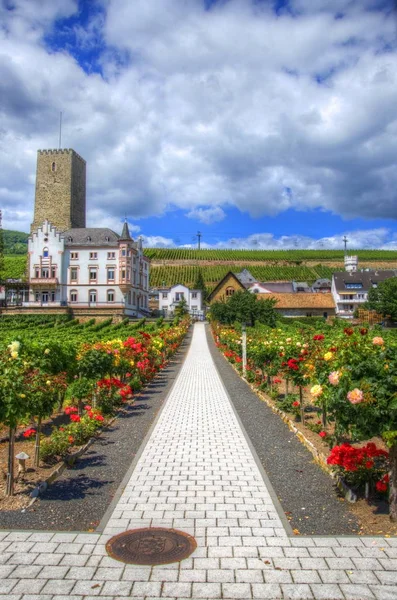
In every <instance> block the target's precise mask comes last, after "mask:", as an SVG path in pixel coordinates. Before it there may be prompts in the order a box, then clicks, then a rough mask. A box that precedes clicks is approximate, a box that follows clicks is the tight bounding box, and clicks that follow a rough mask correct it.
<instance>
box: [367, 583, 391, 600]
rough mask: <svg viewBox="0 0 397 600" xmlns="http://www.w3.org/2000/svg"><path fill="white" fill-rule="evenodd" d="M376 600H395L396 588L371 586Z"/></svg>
mask: <svg viewBox="0 0 397 600" xmlns="http://www.w3.org/2000/svg"><path fill="white" fill-rule="evenodd" d="M369 587H370V590H371V591H372V593H373V594H374V596H375V598H376V600H395V599H396V587H395V586H392V585H370V586H369Z"/></svg>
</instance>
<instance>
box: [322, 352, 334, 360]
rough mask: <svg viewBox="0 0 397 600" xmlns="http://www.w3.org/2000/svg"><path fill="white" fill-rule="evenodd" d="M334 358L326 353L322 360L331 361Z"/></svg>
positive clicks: (330, 353) (329, 353)
mask: <svg viewBox="0 0 397 600" xmlns="http://www.w3.org/2000/svg"><path fill="white" fill-rule="evenodd" d="M333 357H334V355H333V354H332V352H327V353H326V354H324V360H332V359H333Z"/></svg>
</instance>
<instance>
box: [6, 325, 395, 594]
mask: <svg viewBox="0 0 397 600" xmlns="http://www.w3.org/2000/svg"><path fill="white" fill-rule="evenodd" d="M266 482H267V478H266V477H265V478H264V477H263V473H262V471H261V468H260V467H259V466H258V464H257V462H256V460H255V458H254V456H253V454H252V451H251V449H250V445H249V443H248V442H247V440H246V438H245V434H244V433H243V431H242V429H241V426H240V424H239V421H238V419H237V417H236V416H235V413H234V410H233V408H232V406H231V404H230V402H229V399H228V397H227V394H226V392H225V390H224V387H223V384H222V382H221V380H220V378H219V376H218V373H217V371H216V369H215V366H214V363H213V361H212V359H211V356H210V354H209V351H208V347H207V342H206V337H205V331H204V325H203V324H201V323H198V324H196V325H195V331H194V336H193V341H192V345H191V348H190V350H189V353H188V356H187V358H186V361H185V363H184V366H183V368H182V370H181V372H180V375H179V377H178V379H177V381H176V383H175V385H174V387H173V389H172V391H171V393H170V395H169V397H168V400H167V403H166V405H165V407H164V409H163V411H162V413H161V414H160V418H159V420H158V422H157V424H156V426H155V428H154V430H153V432H152V435H151V437H150V440H149V442H148V444H147V446H146V448H145V449H144V451H143V453H142V455H141V457H140V459H139V461H138V463H137V465H136V467H135V469H134V471H133V473H132V476H131V478H130V480H129V482H128V484H127V485H126V487H125V489H124V491H123V493H122V495H121V497H120V498H119V499H118V502H117V503H116V504H115V506H114V511H113V513H112V514H111V517H110V519H109V521H108V523H107V525H106V527H105V529H104V531H103V533H101V534H100V533H53V532H52V533H46V532H36V533H35V532H6V531H3V532H0V550H1V553H0V600H2V599H3V600H5V599H7V600H83V599H84V600H94V599H95V598H97V599H98V598H100V599H102V600H122V599H125V598H126V597H131V598H136V599H142V600H143V599H144V600H155V599H160V598H161V599H162V600H164V599H167V598H169V599H171V598H172V599H173V600H175V599H180V600H182V599H187V598H194V599H196V598H197V599H209V598H226V599H229V598H230V599H231V598H238V599H240V600H241V599H249V598H256V599H262V600H265V599H266V600H267V599H270V598H273V599H279V600H286V599H291V600H292V599H306V598H311V599H318V600H320V599H322V600H339V599H341V600H350V599H351V600H353V599H356V600H367V599H377V600H396V599H397V539H392V538H368V537H338V538H330V537H298V536H293V535H291V534H290V531H289V528H288V524H287V523H286V522H285V519H284V517H283V514H282V511H281V507H280V506H279V505H278V502H277V499H275V497H274V493H273V491H272V489H271V488H270V486H269V485H268V484H267V483H266ZM0 522H1V514H0ZM148 526H161V527H174V528H176V529H179V530H183V531H185V532H187V533H190V534H191V535H193V536H194V537H195V538H196V541H197V544H198V547H197V549H196V550H195V552H194V553H193V554H192V555H191V557H190V558H188V559H186V560H184V561H182V562H180V563H174V564H170V565H163V566H158V567H139V566H134V565H124V564H123V563H121V562H118V561H116V560H113V559H112V558H110V557H108V556H107V554H106V550H105V543H106V541H107V540H108V539H109V538H110V537H111V536H112V535H114V534H116V533H119V532H122V531H125V530H127V529H134V528H138V527H148Z"/></svg>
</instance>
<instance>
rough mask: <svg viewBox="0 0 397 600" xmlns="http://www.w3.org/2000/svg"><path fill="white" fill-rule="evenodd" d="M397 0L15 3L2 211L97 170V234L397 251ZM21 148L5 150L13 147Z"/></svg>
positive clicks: (5, 100) (7, 71) (3, 84)
mask: <svg viewBox="0 0 397 600" xmlns="http://www.w3.org/2000/svg"><path fill="white" fill-rule="evenodd" d="M394 6H395V3H394V2H393V0H389V1H386V0H316V1H315V2H313V0H276V1H270V0H185V1H183V2H182V1H180V0H134V2H130V1H129V0H79V1H78V0H4V1H3V4H2V5H1V8H0V98H2V100H1V101H0V102H1V104H0V106H1V111H0V136H1V142H2V143H1V144H0V147H2V148H3V151H2V150H0V206H1V208H2V210H3V226H4V227H5V228H9V229H18V230H22V231H28V230H29V226H30V223H31V221H32V213H33V202H34V183H35V166H36V164H35V163H36V152H37V149H39V148H55V147H57V144H58V120H59V112H60V111H62V112H63V136H62V142H63V143H62V145H63V146H64V147H72V148H74V149H75V150H76V151H77V152H79V154H81V155H82V156H83V157H84V158H85V159H86V161H87V209H88V211H87V224H88V225H90V226H110V227H112V228H113V229H114V230H116V231H119V230H120V229H121V226H122V221H123V220H124V218H125V216H127V218H128V220H129V222H130V225H131V229H132V232H133V234H134V235H142V236H143V237H144V241H145V243H146V245H158V246H179V245H188V246H189V245H192V246H194V245H195V244H197V237H195V235H196V233H197V231H200V232H201V233H202V246H204V247H205V246H208V247H232V248H238V247H246V248H272V247H274V248H281V247H283V248H296V247H307V248H310V247H333V248H334V247H341V246H342V238H343V235H345V234H346V235H347V236H348V238H349V240H350V242H349V243H350V244H351V246H352V247H383V248H397V226H396V219H397V208H396V207H397V167H396V160H395V157H396V155H397V109H396V106H397V61H396V50H397V41H396V39H397V18H396V13H395V11H394ZM5 149H6V151H5Z"/></svg>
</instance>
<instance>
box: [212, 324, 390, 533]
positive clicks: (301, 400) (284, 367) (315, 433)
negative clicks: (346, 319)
mask: <svg viewBox="0 0 397 600" xmlns="http://www.w3.org/2000/svg"><path fill="white" fill-rule="evenodd" d="M264 330H265V328H262V331H261V332H260V333H259V332H258V331H255V329H251V330H249V331H248V334H247V338H248V344H247V346H248V348H247V356H248V361H247V371H246V380H247V381H248V382H249V384H250V386H251V389H253V390H254V391H255V393H256V394H257V395H259V397H260V398H261V399H262V400H265V401H266V403H267V404H268V406H269V407H271V409H272V410H273V411H274V412H276V413H278V414H279V415H280V416H281V417H282V419H283V420H284V421H285V422H286V423H287V424H288V425H289V427H290V428H291V429H292V430H293V431H294V432H295V434H296V435H297V437H298V438H299V439H300V440H301V441H303V443H304V444H305V445H306V447H307V448H308V449H309V450H310V451H311V452H312V454H313V456H315V459H316V462H318V463H319V464H320V465H321V466H322V468H323V469H325V470H327V472H329V473H331V471H332V470H333V471H334V472H336V471H337V472H339V474H340V475H342V476H343V475H344V476H345V478H346V480H347V483H348V485H350V487H352V488H356V487H357V490H356V491H358V501H357V502H356V503H355V504H351V505H349V510H350V511H351V512H352V513H353V514H355V515H357V516H358V517H359V519H360V523H361V531H360V533H362V534H364V533H365V534H371V535H396V534H397V526H396V524H395V523H392V522H390V519H389V515H388V508H389V507H388V502H387V496H386V493H385V492H387V488H388V482H389V475H388V472H387V471H388V466H387V464H386V463H385V459H386V457H385V454H387V450H388V448H387V446H386V444H385V442H384V440H383V439H382V438H381V437H379V436H372V437H366V438H365V437H364V436H363V437H362V438H361V441H358V440H357V439H354V438H356V437H357V434H356V433H355V432H356V429H355V428H354V422H353V427H352V428H347V427H345V430H344V431H343V428H342V427H341V425H340V423H338V422H336V421H335V419H334V418H333V413H332V402H331V401H330V400H329V401H328V406H327V407H326V408H327V409H328V414H327V415H326V417H327V418H326V419H324V402H321V401H320V402H318V401H317V398H318V396H321V394H322V393H323V390H325V385H324V382H325V380H326V377H327V370H328V372H330V371H331V370H332V367H333V369H334V370H335V371H336V372H337V370H336V369H335V366H336V365H337V362H336V360H335V359H336V354H337V351H339V349H340V348H341V347H342V344H343V343H344V342H345V339H347V343H348V344H349V345H350V347H352V348H353V349H354V351H355V352H356V354H357V355H359V354H361V353H362V354H363V355H364V352H366V353H367V355H368V354H369V353H371V352H372V355H373V356H374V359H372V356H370V359H372V360H375V359H376V361H379V359H380V360H383V361H384V362H386V367H385V369H388V365H389V356H390V353H389V354H388V355H387V354H386V352H385V351H384V348H385V346H386V345H385V342H384V340H383V338H382V337H380V336H377V337H376V336H375V337H373V336H372V337H370V335H369V336H368V338H369V340H368V341H369V342H370V343H368V341H367V340H366V339H365V336H366V335H367V333H368V330H363V329H362V330H361V331H360V333H359V332H358V331H357V333H359V336H360V337H361V338H363V341H364V342H365V347H363V343H362V342H361V340H360V337H359V338H358V339H359V341H357V333H355V331H354V330H352V329H347V330H342V332H341V333H342V335H341V333H339V332H336V334H337V335H338V336H339V337H337V335H336V334H335V332H334V331H331V335H332V337H331V335H330V336H329V337H330V341H329V342H328V344H329V345H330V346H332V347H331V350H332V353H331V352H329V348H328V345H326V343H327V342H326V341H325V342H324V341H323V340H324V339H325V338H326V336H325V335H323V334H317V333H315V332H314V333H315V335H314V336H313V333H312V332H310V331H309V332H305V335H302V332H299V333H298V332H297V331H295V332H294V333H293V334H292V335H291V333H290V331H291V330H289V329H288V328H287V327H286V328H285V330H284V331H282V330H281V329H279V330H278V331H277V333H276V335H275V336H274V334H273V336H274V339H277V338H278V339H277V341H276V342H275V346H276V348H275V347H274V346H273V348H272V347H271V344H272V342H270V344H269V342H268V341H266V340H269V339H271V334H270V337H265V336H263V333H264ZM270 331H272V330H270ZM260 334H262V335H260ZM262 336H263V337H262ZM352 336H354V337H353V338H352ZM214 337H215V342H216V345H217V346H218V348H219V349H220V350H221V351H222V353H223V354H224V356H225V358H226V359H227V360H228V361H229V362H230V363H231V364H232V365H233V367H234V368H235V369H236V371H237V372H238V373H239V374H240V375H241V374H242V358H241V356H242V350H241V331H240V332H239V331H236V330H235V329H233V328H230V327H229V328H227V327H226V328H225V327H219V326H218V327H216V328H215V331H214ZM310 339H313V341H312V342H310ZM335 339H337V340H338V344H340V345H338V347H337V348H336V347H334V346H336V345H335V342H334V340H335ZM372 339H374V340H375V341H374V342H372ZM353 340H354V341H353ZM352 341H353V343H352ZM360 342H361V348H360ZM268 344H269V345H270V348H269V347H268ZM353 344H354V345H353ZM391 345H392V344H391ZM354 346H356V347H354ZM371 346H372V347H373V348H374V350H373V351H372V348H371ZM344 347H346V342H345V344H344ZM294 348H295V349H294ZM301 350H302V351H304V355H303V357H302V358H300V359H299V361H298V360H297V359H295V358H294V356H302V354H300V351H301ZM327 352H328V353H327ZM343 352H344V353H345V354H344V357H345V358H344V360H345V363H347V361H348V354H347V350H343ZM383 356H385V357H386V361H385V359H384V358H383ZM290 359H291V360H290ZM355 359H356V357H355ZM370 359H366V360H370ZM363 360H364V359H363ZM290 363H291V367H290ZM331 364H332V367H331ZM339 364H340V363H339ZM330 367H331V368H330ZM378 368H379V367H378ZM372 369H373V370H374V367H372V366H371V367H370V368H369V369H368V373H367V374H366V373H365V371H363V373H362V375H361V379H360V380H359V381H358V383H359V385H360V387H362V389H363V390H364V393H363V392H361V390H359V388H358V386H357V383H356V388H357V390H353V392H351V393H350V392H349V393H348V394H347V396H348V400H349V399H350V396H352V400H350V402H351V403H352V404H353V407H354V410H355V411H356V412H357V410H359V409H360V407H361V404H360V403H362V404H365V403H366V402H368V401H369V402H374V400H371V399H370V398H372V397H371V396H370V391H369V390H370V388H369V385H370V383H368V384H367V383H366V380H365V379H364V377H365V375H367V377H368V380H369V382H371V379H370V376H371V370H372ZM297 372H298V375H299V377H297V376H296V373H297ZM352 372H353V373H354V358H353V359H352ZM322 373H324V375H322ZM345 373H346V375H347V376H348V377H349V378H350V377H351V374H350V366H348V370H346V367H345V369H343V370H342V369H340V371H339V372H337V374H338V377H335V380H336V381H335V382H332V383H331V385H329V389H330V392H328V394H329V393H331V392H332V391H333V388H332V385H333V384H335V383H336V384H338V383H339V378H340V377H341V376H343V377H346V375H345ZM342 374H343V375H342ZM294 376H295V377H294ZM332 378H333V374H331V376H330V380H331V379H332ZM316 379H317V381H316ZM313 380H314V381H313ZM319 380H320V383H317V382H318V381H319ZM356 381H357V379H356ZM313 383H315V384H316V385H314V386H313ZM344 383H345V386H346V385H350V386H351V387H350V389H352V387H354V385H352V384H349V383H348V382H347V383H346V382H344ZM371 383H372V382H371ZM294 384H295V385H294ZM348 389H349V388H347V390H348ZM316 393H318V396H317V397H316ZM345 393H346V392H345ZM382 393H384V392H382ZM356 395H357V398H358V401H357V400H356ZM329 397H330V396H329V395H328V396H327V399H328V398H329ZM340 398H341V399H340V400H338V401H339V402H340V404H342V402H343V396H340ZM366 398H369V400H366ZM320 400H322V398H320ZM355 404H357V408H355V406H354V405H355ZM340 411H341V413H342V412H343V404H342V408H341V409H340ZM352 414H353V416H354V413H352ZM352 414H350V417H349V418H350V419H351V418H352ZM342 424H343V423H342ZM338 427H339V429H338ZM367 429H368V430H369V427H368V428H367ZM357 431H358V430H357ZM352 439H353V440H354V441H353V443H352ZM368 444H369V446H368ZM335 446H336V448H335ZM332 447H334V451H333V455H331V457H330V448H332ZM339 448H340V450H338V449H339ZM371 453H372V454H371ZM370 454H371V455H370ZM349 461H350V462H349ZM327 462H328V464H327ZM332 462H333V463H334V464H330V463H332ZM365 481H367V482H368V485H367V486H365V485H364V482H365ZM357 483H358V484H359V485H357V486H356V484H357ZM364 491H366V492H367V496H368V497H367V498H364V497H363V496H364ZM341 501H343V502H345V501H344V499H343V498H341Z"/></svg>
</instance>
